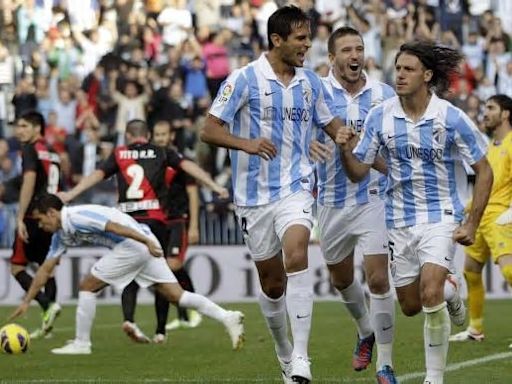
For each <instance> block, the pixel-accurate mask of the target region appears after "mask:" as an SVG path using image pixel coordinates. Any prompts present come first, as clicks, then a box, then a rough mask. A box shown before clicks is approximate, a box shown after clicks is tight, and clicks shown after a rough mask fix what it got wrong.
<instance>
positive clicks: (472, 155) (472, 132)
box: [454, 111, 487, 165]
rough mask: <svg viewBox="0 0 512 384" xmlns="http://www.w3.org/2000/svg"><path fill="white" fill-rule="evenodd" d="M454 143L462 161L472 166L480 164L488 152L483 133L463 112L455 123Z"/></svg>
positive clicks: (460, 112)
mask: <svg viewBox="0 0 512 384" xmlns="http://www.w3.org/2000/svg"><path fill="white" fill-rule="evenodd" d="M454 141H455V144H456V146H457V148H458V150H459V153H460V155H461V156H462V159H463V160H464V161H466V162H467V163H468V164H470V165H473V164H475V163H476V162H478V161H479V160H480V159H481V158H482V157H484V156H485V154H486V152H487V149H486V148H487V144H486V142H485V140H484V138H483V137H482V134H481V132H480V131H479V130H478V128H477V127H476V125H475V124H474V123H473V122H472V121H471V119H470V118H469V116H467V115H466V114H465V113H464V112H462V111H459V117H458V120H457V121H456V123H455V135H454Z"/></svg>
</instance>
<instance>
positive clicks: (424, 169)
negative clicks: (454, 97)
mask: <svg viewBox="0 0 512 384" xmlns="http://www.w3.org/2000/svg"><path fill="white" fill-rule="evenodd" d="M381 147H382V150H381V151H380V152H379V153H381V154H382V155H383V156H384V158H385V159H386V163H387V167H388V181H387V190H386V199H385V203H386V225H387V227H388V228H399V227H405V226H412V225H416V224H422V223H437V222H460V221H462V219H463V214H464V212H463V211H464V206H463V201H462V198H461V196H460V193H461V191H460V189H459V188H460V182H461V180H464V178H463V177H460V176H461V174H464V168H463V165H462V162H463V161H466V162H467V163H468V164H474V163H476V162H477V161H479V160H480V159H481V158H482V157H483V156H484V155H485V142H484V140H483V139H482V135H481V134H480V133H479V131H478V129H477V127H476V126H475V125H474V124H473V122H472V121H471V120H470V118H469V117H468V116H467V115H466V114H465V113H464V112H463V111H461V110H460V109H458V108H456V107H454V106H453V105H452V104H450V103H449V102H448V101H446V100H442V99H440V98H438V97H437V96H436V95H435V94H433V95H432V97H431V99H430V102H429V105H428V107H427V109H426V111H425V114H424V116H423V117H422V118H421V119H420V120H419V121H418V122H416V123H414V122H412V121H411V120H410V119H409V118H408V117H407V116H406V115H405V112H404V110H403V108H402V106H401V104H400V100H399V98H398V97H394V98H391V99H388V100H386V101H384V102H383V103H382V104H381V105H380V106H378V107H376V108H374V109H372V110H371V111H370V113H369V114H368V117H367V118H366V121H365V124H364V131H363V135H362V136H361V138H360V139H359V142H358V144H357V146H356V148H354V151H353V153H354V155H355V156H356V157H357V158H359V160H361V161H362V162H364V163H366V164H372V163H373V161H374V159H375V156H376V154H377V152H378V151H379V149H380V148H381Z"/></svg>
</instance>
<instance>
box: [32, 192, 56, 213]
mask: <svg viewBox="0 0 512 384" xmlns="http://www.w3.org/2000/svg"><path fill="white" fill-rule="evenodd" d="M63 206H64V203H63V202H62V200H61V199H60V198H59V197H58V196H57V195H53V194H51V193H45V194H42V195H39V196H36V198H35V199H34V205H33V207H34V211H35V210H37V211H38V212H40V213H47V212H48V211H49V210H50V209H52V208H53V209H56V210H57V211H60V210H61V209H62V207H63Z"/></svg>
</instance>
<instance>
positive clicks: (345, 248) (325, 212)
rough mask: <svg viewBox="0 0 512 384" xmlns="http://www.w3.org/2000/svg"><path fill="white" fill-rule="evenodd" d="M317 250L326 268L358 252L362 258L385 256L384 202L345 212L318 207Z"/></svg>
mask: <svg viewBox="0 0 512 384" xmlns="http://www.w3.org/2000/svg"><path fill="white" fill-rule="evenodd" d="M318 226H319V230H320V248H321V249H322V254H323V256H324V259H325V262H326V264H329V265H333V264H338V263H340V262H341V261H343V259H345V258H346V257H347V256H348V255H350V253H351V252H352V251H354V250H355V249H356V248H357V251H358V254H362V255H365V256H366V255H387V253H388V237H387V231H386V223H385V221H384V202H383V201H382V200H375V201H372V202H370V203H368V204H363V205H353V206H350V207H344V208H335V207H326V206H322V205H320V204H318Z"/></svg>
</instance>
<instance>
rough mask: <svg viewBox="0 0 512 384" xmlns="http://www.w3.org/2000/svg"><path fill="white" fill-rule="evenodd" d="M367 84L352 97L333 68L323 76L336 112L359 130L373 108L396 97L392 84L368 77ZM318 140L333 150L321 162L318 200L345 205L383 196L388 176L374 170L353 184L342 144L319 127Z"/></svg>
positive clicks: (345, 121)
mask: <svg viewBox="0 0 512 384" xmlns="http://www.w3.org/2000/svg"><path fill="white" fill-rule="evenodd" d="M366 78H367V80H366V84H365V86H364V87H363V88H362V89H361V91H360V92H359V93H357V94H356V95H354V96H351V95H350V94H349V93H348V92H347V91H346V90H345V89H344V88H343V87H342V86H341V84H340V83H339V82H338V80H336V78H335V77H334V74H333V73H332V71H331V72H330V73H329V76H327V77H325V78H323V79H322V80H323V82H324V85H325V87H326V88H327V90H328V91H329V93H330V94H331V96H332V97H333V102H334V107H335V109H336V115H338V116H339V117H340V118H341V121H342V122H343V123H344V124H345V125H347V126H351V127H353V128H354V129H355V130H356V131H357V132H358V133H360V132H361V129H362V128H363V123H364V119H365V118H366V115H367V114H368V111H369V110H370V108H372V107H374V106H376V105H379V104H380V103H382V101H384V100H386V99H389V98H390V97H393V96H395V91H394V90H393V88H391V87H390V86H389V85H387V84H384V83H381V82H378V81H372V80H370V79H369V78H368V77H366ZM316 139H317V140H318V141H319V142H320V143H324V144H326V145H327V146H328V147H329V148H330V149H331V153H332V157H331V159H329V160H328V161H326V162H318V163H317V165H316V167H317V175H318V202H319V203H320V204H321V205H324V206H330V207H337V208H343V207H345V206H347V207H350V206H354V205H360V204H366V203H368V202H369V201H370V199H371V198H372V197H374V198H375V197H377V198H379V197H380V198H382V197H383V195H384V191H385V187H386V176H384V175H383V174H381V173H379V172H378V171H376V170H374V169H373V168H372V169H371V170H370V173H369V175H368V176H367V177H365V178H364V179H363V180H362V181H360V182H358V183H353V182H351V181H350V179H349V178H348V177H347V175H346V173H345V170H344V169H343V164H342V163H341V158H340V151H339V147H338V146H337V145H336V144H335V143H334V141H333V140H331V138H330V137H329V136H328V135H327V134H326V133H325V132H324V131H323V130H320V129H319V130H318V131H317V134H316Z"/></svg>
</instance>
